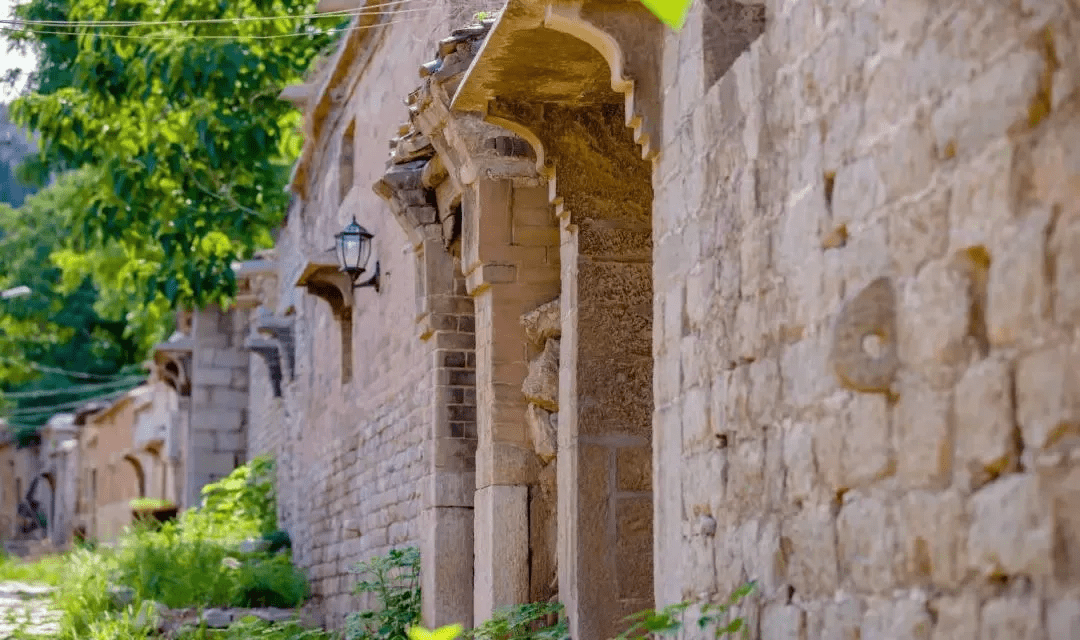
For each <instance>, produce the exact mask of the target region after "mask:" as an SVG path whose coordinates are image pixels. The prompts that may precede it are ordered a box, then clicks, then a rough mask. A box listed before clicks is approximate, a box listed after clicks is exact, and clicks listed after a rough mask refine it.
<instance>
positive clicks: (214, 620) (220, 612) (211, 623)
mask: <svg viewBox="0 0 1080 640" xmlns="http://www.w3.org/2000/svg"><path fill="white" fill-rule="evenodd" d="M201 619H202V622H204V623H205V624H206V626H208V627H210V628H211V629H223V628H225V627H227V626H229V625H230V624H232V621H233V612H232V611H230V610H229V609H206V610H205V611H203V612H202V616H201Z"/></svg>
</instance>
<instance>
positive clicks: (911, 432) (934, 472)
mask: <svg viewBox="0 0 1080 640" xmlns="http://www.w3.org/2000/svg"><path fill="white" fill-rule="evenodd" d="M897 387H898V392H899V394H900V400H899V401H898V403H897V406H896V411H895V412H894V414H893V416H894V421H893V426H894V429H895V433H896V441H897V455H896V458H897V475H898V476H899V477H900V479H901V480H902V481H903V482H904V483H905V485H907V486H909V487H944V486H946V485H948V483H949V481H950V480H951V479H952V456H953V437H952V429H951V428H950V424H949V420H950V413H951V404H952V398H951V397H950V394H949V393H947V392H943V391H938V390H936V389H933V388H931V387H930V385H929V384H928V383H927V382H926V381H925V380H924V379H923V378H922V377H921V376H919V375H918V374H912V373H907V374H905V375H902V376H901V377H900V380H899V381H898V384H897Z"/></svg>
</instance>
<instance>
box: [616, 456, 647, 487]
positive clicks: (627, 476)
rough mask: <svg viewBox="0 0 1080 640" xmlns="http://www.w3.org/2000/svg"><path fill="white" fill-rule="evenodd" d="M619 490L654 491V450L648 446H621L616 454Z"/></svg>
mask: <svg viewBox="0 0 1080 640" xmlns="http://www.w3.org/2000/svg"><path fill="white" fill-rule="evenodd" d="M615 464H616V475H617V478H616V480H617V486H618V490H619V491H640V492H649V491H652V452H651V451H650V449H649V448H647V447H633V448H620V449H619V450H618V452H617V453H616V454H615Z"/></svg>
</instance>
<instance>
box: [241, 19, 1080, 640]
mask: <svg viewBox="0 0 1080 640" xmlns="http://www.w3.org/2000/svg"><path fill="white" fill-rule="evenodd" d="M329 6H330V5H329V3H324V4H323V8H324V9H327V8H328V7H329ZM335 6H336V5H335ZM349 6H358V5H356V4H351V5H349ZM359 6H365V5H359ZM402 7H407V5H402ZM492 10H498V14H497V16H496V17H495V18H494V19H493V20H481V21H478V22H474V21H472V20H471V18H472V16H473V15H474V14H475V13H476V12H479V11H492ZM398 11H399V8H394V9H387V8H386V6H385V3H379V4H378V5H375V4H371V10H370V12H368V13H364V14H361V15H359V16H357V17H356V18H355V21H354V27H355V28H354V29H352V30H350V31H349V32H348V35H347V36H346V37H344V38H343V40H342V42H341V45H340V47H339V48H338V50H337V52H336V53H335V54H334V55H333V57H332V58H330V59H329V60H327V61H325V63H324V64H323V65H322V66H320V68H319V69H317V70H316V71H315V72H314V73H313V75H312V77H311V79H310V81H309V82H308V83H307V84H305V85H302V86H298V87H290V88H289V89H288V90H286V91H285V92H284V93H283V97H285V98H287V99H290V100H293V101H294V102H295V103H296V104H297V105H298V107H299V108H301V109H302V110H303V111H304V113H305V134H306V136H307V141H306V145H305V148H304V151H303V155H302V157H301V159H300V160H299V162H298V163H297V166H296V169H295V172H294V179H293V182H292V190H293V193H294V195H295V199H294V202H293V204H292V205H291V206H290V208H289V211H288V216H287V220H286V222H285V224H284V225H283V227H282V229H281V230H280V233H279V235H278V239H277V246H276V247H275V250H274V252H273V253H272V254H268V255H267V256H264V257H263V258H260V260H258V261H254V262H253V263H249V264H248V265H247V266H246V267H244V268H245V269H247V272H246V273H248V274H249V275H248V276H245V283H246V284H245V286H248V287H250V291H249V294H248V295H250V296H251V300H252V302H251V304H258V305H260V306H258V307H256V308H255V309H253V310H252V312H251V327H252V330H253V334H252V335H251V336H250V337H249V338H248V339H247V340H245V344H246V345H247V346H248V347H249V348H252V349H253V350H254V351H255V353H253V354H252V356H251V364H250V367H251V378H250V384H249V386H248V393H249V417H250V422H249V431H248V444H249V446H250V450H251V453H262V452H269V453H273V454H274V455H275V456H276V457H277V459H278V461H279V499H280V501H281V502H280V504H281V511H282V513H281V516H282V522H283V524H284V525H285V527H286V528H287V529H289V531H290V533H291V534H292V538H293V542H294V547H293V549H294V557H295V559H296V561H297V562H298V563H299V564H300V565H301V566H302V567H303V568H304V569H305V570H306V571H307V572H308V574H309V576H310V577H311V579H312V584H313V587H314V593H315V596H316V604H317V605H318V606H319V607H320V608H321V610H322V612H323V613H324V614H325V616H326V618H327V621H328V622H329V623H331V624H334V625H340V624H341V623H342V620H343V615H344V614H345V613H347V612H349V611H351V610H354V609H355V608H357V607H358V606H362V605H363V603H357V602H355V601H354V599H353V598H352V597H351V595H350V591H351V588H352V585H353V583H354V581H355V578H354V577H353V576H351V575H350V574H349V573H348V569H349V567H350V566H351V565H352V564H353V563H355V562H356V561H358V560H360V559H363V558H366V557H370V556H372V555H374V554H380V553H384V552H385V551H386V550H388V549H390V548H392V547H395V546H402V545H407V544H416V545H418V546H419V547H420V548H421V551H422V556H423V570H422V574H423V575H422V585H423V590H424V591H423V597H424V605H423V608H424V619H425V623H426V624H429V625H435V624H442V623H448V622H463V623H465V624H472V623H478V622H481V621H483V620H484V619H486V618H487V617H489V616H490V615H491V613H492V611H493V610H495V609H496V608H499V607H501V606H505V605H509V604H513V603H520V602H527V601H537V600H547V599H552V598H558V599H559V600H560V601H562V602H563V603H565V605H566V607H567V611H568V613H569V616H570V625H571V635H572V637H574V638H575V639H578V640H600V639H603V638H608V637H611V636H612V635H614V634H615V633H617V631H618V630H619V629H620V627H621V624H622V623H621V622H620V620H621V618H622V617H623V616H624V615H626V614H629V613H632V612H634V611H635V610H638V609H642V608H646V607H650V606H653V605H654V604H655V605H666V604H669V603H673V602H678V601H682V600H695V601H707V600H712V601H721V600H723V599H724V598H725V597H726V596H727V594H728V593H730V592H731V591H732V590H733V589H735V588H736V587H737V586H738V585H740V584H743V583H744V582H746V581H749V580H754V581H756V583H757V591H756V593H755V594H754V595H753V596H752V597H751V598H750V599H749V600H748V601H747V603H746V604H745V605H744V606H742V607H740V609H739V610H740V612H741V613H743V614H745V615H746V616H747V619H748V627H749V630H750V633H751V636H752V637H755V638H767V639H769V640H772V639H775V638H807V639H814V640H816V639H819V638H838V637H848V638H851V637H863V638H907V637H918V638H974V637H981V638H997V637H1023V638H1041V637H1050V638H1055V639H1057V638H1067V637H1075V636H1076V635H1077V633H1080V608H1078V605H1077V600H1076V599H1075V597H1076V596H1075V594H1076V590H1077V589H1078V588H1080V520H1078V519H1077V517H1076V513H1078V512H1080V503H1078V501H1077V500H1078V499H1077V496H1080V467H1078V464H1077V460H1078V459H1080V453H1078V452H1080V430H1078V429H1077V428H1076V425H1078V424H1080V380H1078V378H1077V374H1076V371H1077V370H1078V369H1077V367H1076V366H1074V363H1075V362H1077V355H1078V350H1080V343H1078V342H1077V339H1076V335H1077V327H1078V323H1080V294H1078V292H1080V289H1078V287H1077V285H1076V284H1075V283H1076V282H1080V262H1077V260H1076V258H1075V256H1077V255H1080V208H1078V203H1080V197H1078V196H1080V191H1078V189H1077V185H1080V156H1078V155H1077V149H1080V93H1078V87H1080V62H1078V60H1080V50H1078V47H1080V38H1078V37H1077V36H1078V35H1080V14H1078V12H1077V8H1076V6H1075V3H1072V4H1070V3H1068V2H1065V1H1064V0H1050V1H1047V2H1040V3H974V4H972V3H963V2H952V1H949V2H938V3H929V2H899V3H891V4H890V3H875V2H862V1H860V2H814V1H812V0H802V1H800V2H779V1H777V2H772V1H769V2H766V3H764V4H755V3H753V2H743V1H736V0H703V1H700V2H697V3H694V7H693V9H692V10H691V13H690V16H689V19H688V22H687V24H686V26H685V27H684V28H683V29H682V30H681V31H680V32H678V33H676V32H673V31H670V30H668V29H666V28H664V27H662V26H661V25H660V24H659V23H658V22H657V21H656V20H655V19H654V18H653V17H652V16H651V14H649V13H648V12H647V11H646V10H645V8H644V7H643V6H642V5H641V4H640V3H639V2H637V1H632V2H631V1H624V0H584V1H579V2H563V1H560V0H531V1H526V0H510V1H509V2H508V3H507V4H506V5H505V6H501V5H498V4H493V3H491V2H483V1H477V2H452V3H451V2H448V1H442V2H434V3H432V4H431V5H430V6H425V8H424V9H415V8H413V9H407V8H400V11H401V12H402V13H401V14H400V15H399V14H398V13H397V12H398ZM406 11H411V12H412V13H410V14H409V16H408V17H404V16H405V14H404V12H406ZM470 23H471V24H470ZM460 25H466V26H463V27H462V28H460V29H455V27H458V26H460ZM403 101H404V103H405V104H404V105H402V102H403ZM387 141H390V142H391V148H390V155H389V158H387V154H386V147H385V146H384V145H385V144H386V143H387ZM354 216H355V217H356V219H357V220H358V221H359V222H360V223H361V224H362V225H363V226H364V227H365V228H367V229H368V230H369V231H371V232H372V233H373V234H374V240H373V242H374V254H373V256H372V263H371V266H374V262H375V261H377V262H378V264H379V269H380V273H381V278H380V280H379V285H380V286H379V288H378V290H377V291H376V290H374V289H373V288H359V289H355V290H354V289H353V288H352V287H351V286H350V283H349V281H348V280H347V279H346V278H345V277H344V276H343V274H341V273H339V272H338V271H337V264H336V260H335V258H334V255H333V252H332V251H329V252H328V251H327V249H328V248H329V247H331V246H332V244H333V241H334V233H336V232H337V231H339V230H340V229H341V228H342V227H344V226H345V224H346V223H348V222H349V221H350V220H351V219H352V218H353V217H354ZM368 273H371V271H370V270H369V272H368Z"/></svg>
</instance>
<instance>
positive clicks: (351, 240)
mask: <svg viewBox="0 0 1080 640" xmlns="http://www.w3.org/2000/svg"><path fill="white" fill-rule="evenodd" d="M334 237H335V238H336V239H337V254H338V262H339V263H340V265H341V271H343V272H344V273H346V274H348V276H349V278H350V279H351V280H352V288H353V289H359V288H360V287H375V292H376V293H378V291H379V261H378V260H376V261H375V270H374V273H373V274H372V275H371V278H369V279H368V280H365V281H364V282H360V283H357V282H356V281H357V280H358V279H359V278H360V276H362V275H364V272H365V271H366V270H367V269H366V267H367V263H368V260H369V259H370V258H371V239H372V238H374V237H375V236H374V235H372V234H371V233H370V232H369V231H368V230H367V229H365V228H363V227H361V226H360V225H359V224H358V223H357V222H356V216H353V219H352V222H350V223H349V224H348V225H346V226H345V228H344V229H343V230H342V231H341V232H340V233H336V234H334Z"/></svg>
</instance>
